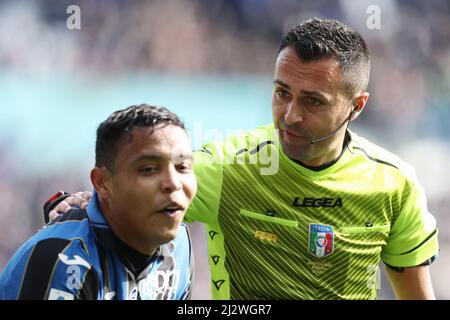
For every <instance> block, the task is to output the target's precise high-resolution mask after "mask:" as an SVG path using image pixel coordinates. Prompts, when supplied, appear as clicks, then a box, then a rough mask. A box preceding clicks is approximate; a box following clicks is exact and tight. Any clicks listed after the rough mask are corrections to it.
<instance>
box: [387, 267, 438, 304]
mask: <svg viewBox="0 0 450 320" xmlns="http://www.w3.org/2000/svg"><path fill="white" fill-rule="evenodd" d="M386 271H387V275H388V277H389V280H390V282H391V285H392V288H393V290H394V292H395V296H396V297H397V299H401V300H434V299H436V297H435V295H434V291H433V285H432V283H431V277H430V270H429V267H428V266H427V265H424V266H417V267H410V268H403V270H401V271H398V270H394V269H392V268H390V267H387V268H386Z"/></svg>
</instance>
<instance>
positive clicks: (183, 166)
mask: <svg viewBox="0 0 450 320" xmlns="http://www.w3.org/2000/svg"><path fill="white" fill-rule="evenodd" d="M175 167H176V169H177V170H178V171H179V172H183V173H189V172H191V171H192V164H190V163H187V162H183V163H180V164H177V165H176V166H175Z"/></svg>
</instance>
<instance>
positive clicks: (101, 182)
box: [91, 167, 111, 198]
mask: <svg viewBox="0 0 450 320" xmlns="http://www.w3.org/2000/svg"><path fill="white" fill-rule="evenodd" d="M91 182H92V185H93V186H94V188H95V191H97V193H98V194H99V196H101V197H102V198H109V195H110V192H111V186H110V182H111V174H110V173H109V171H108V169H106V168H105V167H101V168H99V167H95V168H94V169H92V170H91Z"/></svg>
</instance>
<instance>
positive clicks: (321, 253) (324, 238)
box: [308, 223, 334, 258]
mask: <svg viewBox="0 0 450 320" xmlns="http://www.w3.org/2000/svg"><path fill="white" fill-rule="evenodd" d="M308 251H309V252H310V253H311V254H313V255H315V256H316V257H318V258H323V257H326V256H329V255H331V254H332V253H333V251H334V232H333V227H332V226H327V225H324V224H313V223H311V224H310V225H309V245H308Z"/></svg>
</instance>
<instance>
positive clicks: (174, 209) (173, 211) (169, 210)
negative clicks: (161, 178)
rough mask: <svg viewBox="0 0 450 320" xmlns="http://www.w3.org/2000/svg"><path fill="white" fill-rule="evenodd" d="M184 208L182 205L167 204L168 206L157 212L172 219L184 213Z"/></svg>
mask: <svg viewBox="0 0 450 320" xmlns="http://www.w3.org/2000/svg"><path fill="white" fill-rule="evenodd" d="M184 210H185V208H184V207H183V206H182V205H179V204H177V203H172V204H169V205H168V206H165V207H164V208H163V209H161V210H159V211H158V212H159V213H162V214H165V215H167V216H169V217H174V216H176V215H179V214H182V213H183V212H184Z"/></svg>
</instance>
